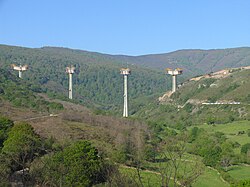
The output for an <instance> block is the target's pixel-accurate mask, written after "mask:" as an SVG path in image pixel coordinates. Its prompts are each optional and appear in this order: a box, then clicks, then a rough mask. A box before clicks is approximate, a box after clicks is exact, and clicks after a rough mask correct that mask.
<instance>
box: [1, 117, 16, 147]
mask: <svg viewBox="0 0 250 187" xmlns="http://www.w3.org/2000/svg"><path fill="white" fill-rule="evenodd" d="M13 125H14V123H13V121H11V120H10V119H8V118H5V117H0V148H2V146H3V142H4V141H5V140H6V138H7V136H8V132H9V131H10V129H11V127H13Z"/></svg>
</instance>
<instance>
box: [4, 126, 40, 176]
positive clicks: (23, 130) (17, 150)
mask: <svg viewBox="0 0 250 187" xmlns="http://www.w3.org/2000/svg"><path fill="white" fill-rule="evenodd" d="M3 145H4V147H3V149H2V152H3V154H5V155H6V156H7V157H9V158H10V160H11V162H12V164H11V168H12V170H13V171H16V170H17V169H24V168H26V167H28V166H29V163H30V162H31V161H32V160H33V159H34V158H35V157H36V155H37V153H39V151H40V145H41V140H40V138H39V136H38V135H37V134H36V133H35V132H34V129H33V127H32V126H31V125H29V124H28V123H25V122H22V123H19V124H15V125H14V126H13V127H12V129H11V130H10V132H9V134H8V138H7V139H6V141H5V142H4V143H3Z"/></svg>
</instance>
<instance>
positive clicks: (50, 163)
mask: <svg viewBox="0 0 250 187" xmlns="http://www.w3.org/2000/svg"><path fill="white" fill-rule="evenodd" d="M110 168H112V166H111V165H109V164H107V163H105V162H104V160H103V159H102V158H101V157H99V156H98V151H97V150H96V149H95V148H94V147H92V145H91V144H90V143H89V142H88V141H79V142H76V143H74V144H72V145H71V146H69V147H66V148H65V149H64V150H63V151H60V152H57V153H55V154H54V155H50V156H45V157H44V158H43V159H42V160H40V161H39V160H38V161H36V162H35V163H34V164H33V166H32V170H31V172H32V175H33V177H35V178H37V180H38V183H40V184H44V183H46V184H48V185H50V186H60V185H62V186H93V185H94V184H98V183H101V182H104V181H106V180H107V177H108V173H109V172H110V170H111V169H110Z"/></svg>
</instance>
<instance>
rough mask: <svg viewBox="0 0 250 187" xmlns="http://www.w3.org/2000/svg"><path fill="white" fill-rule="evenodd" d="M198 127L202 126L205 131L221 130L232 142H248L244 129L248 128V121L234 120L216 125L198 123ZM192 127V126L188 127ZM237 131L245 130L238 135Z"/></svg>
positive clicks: (249, 122)
mask: <svg viewBox="0 0 250 187" xmlns="http://www.w3.org/2000/svg"><path fill="white" fill-rule="evenodd" d="M197 127H198V128H203V129H204V130H206V131H207V132H211V133H213V132H222V133H224V134H225V135H226V137H227V138H228V139H229V140H230V141H233V142H238V143H239V144H241V145H244V144H246V143H249V142H250V137H248V136H247V134H246V131H247V130H248V129H250V121H235V122H233V123H227V124H218V125H207V124H204V125H199V126H197ZM190 128H192V127H190ZM239 131H245V134H240V135H238V132H239Z"/></svg>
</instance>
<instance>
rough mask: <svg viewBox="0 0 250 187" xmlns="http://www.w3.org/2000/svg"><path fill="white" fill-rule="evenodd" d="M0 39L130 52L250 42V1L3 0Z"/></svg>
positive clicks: (12, 42)
mask: <svg viewBox="0 0 250 187" xmlns="http://www.w3.org/2000/svg"><path fill="white" fill-rule="evenodd" d="M0 44H6V45H15V46H23V47H32V48H38V47H43V46H57V47H68V48H73V49H82V50H87V51H95V52H101V53H108V54H124V55H144V54H155V53H166V52H171V51H175V50H180V49H221V48H234V47H243V46H250V1H249V0H0Z"/></svg>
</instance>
